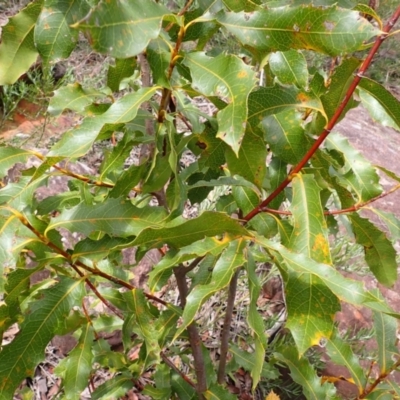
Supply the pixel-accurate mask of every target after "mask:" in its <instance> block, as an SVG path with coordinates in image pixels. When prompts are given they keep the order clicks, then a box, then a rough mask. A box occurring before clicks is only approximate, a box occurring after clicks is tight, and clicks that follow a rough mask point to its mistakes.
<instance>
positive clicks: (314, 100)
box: [248, 85, 325, 129]
mask: <svg viewBox="0 0 400 400" xmlns="http://www.w3.org/2000/svg"><path fill="white" fill-rule="evenodd" d="M248 107H249V116H248V123H249V124H250V126H251V127H252V128H253V129H254V128H256V127H257V126H258V125H259V124H260V122H261V121H262V120H263V118H265V117H267V116H269V115H272V114H277V113H280V112H283V111H286V110H290V109H293V108H296V109H297V108H304V109H311V110H314V111H317V112H320V113H321V114H322V115H323V116H325V111H324V107H323V106H322V103H321V101H320V99H319V98H318V97H317V96H316V95H315V94H314V93H312V92H307V91H305V90H301V89H298V88H297V87H295V86H291V87H282V86H278V85H276V86H272V87H260V88H259V89H258V90H256V91H254V92H252V93H250V96H249V101H248Z"/></svg>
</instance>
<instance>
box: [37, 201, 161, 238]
mask: <svg viewBox="0 0 400 400" xmlns="http://www.w3.org/2000/svg"><path fill="white" fill-rule="evenodd" d="M165 218H166V212H165V210H164V209H163V208H161V207H150V206H147V207H143V208H138V207H135V206H134V205H133V204H132V203H130V202H129V201H126V200H125V199H121V198H119V199H107V200H106V201H104V203H101V204H96V205H88V204H84V203H81V204H79V205H78V206H76V207H73V208H71V209H68V210H64V211H62V212H61V214H60V215H58V216H57V217H55V218H52V219H51V221H50V223H49V225H48V227H47V229H46V232H45V234H47V233H48V232H49V231H51V230H52V229H55V228H61V227H62V228H66V229H68V230H70V231H71V232H81V233H83V234H84V235H89V234H90V233H92V232H94V231H102V232H106V233H107V234H109V235H114V236H121V237H127V236H132V235H137V234H138V233H139V232H140V231H142V230H143V229H145V228H148V227H150V226H153V227H161V226H163V223H162V221H163V219H165Z"/></svg>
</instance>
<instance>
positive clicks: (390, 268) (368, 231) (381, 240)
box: [349, 213, 397, 286]
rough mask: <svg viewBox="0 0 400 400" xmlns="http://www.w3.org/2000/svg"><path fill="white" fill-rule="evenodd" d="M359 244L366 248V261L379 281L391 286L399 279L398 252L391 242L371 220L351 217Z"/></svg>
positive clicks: (355, 216) (356, 216) (354, 215)
mask: <svg viewBox="0 0 400 400" xmlns="http://www.w3.org/2000/svg"><path fill="white" fill-rule="evenodd" d="M349 218H350V221H351V223H352V226H353V230H354V235H355V237H356V241H357V243H359V244H361V245H362V246H363V247H364V252H365V261H366V262H367V264H368V266H369V267H370V269H371V271H372V273H373V274H374V275H375V277H376V279H378V281H379V282H380V283H382V284H384V285H386V286H391V285H393V284H394V283H395V282H396V279H397V262H396V251H395V250H394V248H393V245H392V243H391V242H390V240H388V239H387V237H386V235H385V234H384V233H383V232H382V231H380V230H379V229H378V228H377V227H376V226H375V225H373V224H372V223H371V222H370V221H369V220H367V219H365V218H361V217H360V216H358V215H357V214H354V213H353V214H350V215H349Z"/></svg>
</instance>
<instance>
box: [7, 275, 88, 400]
mask: <svg viewBox="0 0 400 400" xmlns="http://www.w3.org/2000/svg"><path fill="white" fill-rule="evenodd" d="M84 294H85V293H84V285H83V282H82V281H73V280H71V279H67V278H64V279H61V282H60V283H58V284H57V285H56V286H53V287H51V288H50V289H47V290H45V291H43V293H42V295H43V296H44V298H43V299H41V300H40V301H38V302H37V303H36V304H35V305H34V306H33V308H32V311H31V312H30V313H29V314H27V316H26V318H25V320H24V321H23V322H22V324H21V331H20V332H19V334H18V335H17V336H16V338H15V339H14V340H13V341H12V342H11V343H10V344H9V345H7V346H4V348H3V350H2V351H1V353H0V398H4V399H6V398H12V396H13V394H14V391H15V390H16V388H17V387H18V385H19V384H20V383H21V381H22V380H23V379H24V378H26V377H27V376H33V375H34V372H35V367H36V365H37V364H39V362H41V361H42V360H43V359H44V350H45V347H46V346H47V344H48V343H49V342H50V340H51V339H52V337H53V336H54V334H55V330H56V328H57V325H58V323H60V322H61V321H62V320H63V319H65V318H66V317H67V316H68V314H69V312H70V310H71V309H72V307H73V306H76V305H80V302H81V299H82V297H83V295H84Z"/></svg>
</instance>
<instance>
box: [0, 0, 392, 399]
mask: <svg viewBox="0 0 400 400" xmlns="http://www.w3.org/2000/svg"><path fill="white" fill-rule="evenodd" d="M289 3H290V4H289ZM289 3H288V2H287V1H286V0H276V1H263V0H256V1H246V0H244V1H236V0H235V1H232V0H223V1H222V0H197V1H192V0H188V1H186V2H185V3H183V2H180V3H179V4H178V3H177V4H175V2H171V1H165V2H163V1H154V0H107V1H105V0H100V1H89V0H87V1H86V0H70V1H67V2H66V1H64V0H37V1H33V2H30V3H29V4H28V5H27V7H26V8H24V9H21V10H20V11H19V13H18V14H16V15H15V16H13V17H12V18H10V20H9V22H8V24H7V25H5V26H4V27H3V34H2V42H1V45H0V84H1V85H12V84H14V83H15V82H16V81H17V80H18V78H19V77H20V76H21V75H22V74H24V73H25V72H26V71H27V70H28V69H29V68H30V67H31V65H32V64H33V63H34V62H35V61H36V59H37V57H38V56H39V55H40V57H41V60H42V63H43V68H45V69H49V68H50V66H51V65H53V64H54V63H55V62H58V61H59V60H60V59H66V58H68V57H70V55H71V53H72V51H73V50H74V48H75V46H76V44H77V42H78V39H79V35H80V33H83V34H84V35H85V36H86V37H87V38H88V40H89V43H90V45H91V47H92V49H93V51H94V52H98V53H101V54H106V55H108V56H109V57H110V59H111V60H112V62H111V64H110V66H109V68H108V71H107V79H106V81H107V85H106V87H104V88H100V89H99V88H91V87H87V86H82V85H80V84H78V83H71V84H67V85H63V86H62V87H60V88H59V89H57V90H56V91H55V92H54V95H53V97H52V98H51V100H50V104H49V107H48V112H49V113H50V114H51V115H60V114H61V113H62V112H64V111H65V110H70V111H74V112H76V113H78V114H79V115H81V116H82V122H81V123H80V124H79V125H78V126H76V127H74V128H73V129H71V130H69V131H68V132H65V134H64V135H63V136H62V137H61V139H60V140H59V141H57V142H56V143H55V144H54V145H53V146H52V147H51V149H50V150H49V151H48V152H47V153H46V154H45V155H43V154H42V153H41V152H38V151H36V150H35V149H32V148H17V147H13V146H11V145H3V146H2V147H0V174H1V177H2V178H3V180H4V183H3V187H2V188H1V189H0V291H1V292H2V293H4V295H3V299H2V303H1V305H0V333H1V334H2V335H3V334H4V333H5V332H7V331H8V329H9V328H10V327H11V326H17V327H18V330H19V332H18V333H17V334H16V335H15V337H14V338H13V340H11V342H10V343H9V344H3V346H2V349H1V352H0V399H1V400H7V399H12V398H13V396H14V394H15V393H16V391H18V388H19V386H20V384H21V382H22V381H23V380H24V379H25V378H27V377H32V376H33V375H34V373H35V368H36V367H37V365H38V364H39V363H41V362H42V361H43V359H44V354H45V349H46V346H47V345H48V344H49V342H50V341H51V340H52V339H53V337H54V336H56V335H66V334H73V335H74V337H75V338H76V339H77V345H76V347H74V348H73V350H71V351H70V352H69V354H68V355H67V356H66V358H65V359H63V360H62V361H61V362H60V364H59V365H58V366H57V368H56V370H55V373H56V374H57V375H58V376H59V377H60V378H61V379H62V384H61V386H60V389H59V390H60V391H61V393H62V396H65V398H68V399H78V398H80V395H81V393H82V391H84V390H85V389H86V390H89V391H90V396H91V398H93V399H100V398H102V399H103V398H104V399H108V398H110V399H111V398H113V399H114V398H119V397H123V396H125V395H127V393H128V392H136V393H139V392H140V393H141V395H146V396H148V398H152V399H171V398H175V399H192V398H193V399H194V398H199V399H204V398H206V399H234V398H241V399H248V398H251V397H252V396H256V395H257V394H259V395H260V396H261V394H260V393H263V394H262V396H264V397H265V396H268V397H267V398H269V399H271V398H279V397H278V396H279V395H280V396H281V398H285V396H287V397H290V396H293V398H298V397H296V396H300V391H301V392H302V395H303V396H304V397H305V398H307V399H338V398H340V394H339V393H337V392H336V388H335V386H334V383H335V382H336V381H338V380H346V381H347V382H349V383H350V384H351V385H353V387H354V389H355V393H356V394H355V397H357V398H358V399H364V398H368V399H376V398H378V397H379V396H386V397H387V398H389V397H390V398H393V397H396V396H397V397H398V396H400V390H399V388H398V386H397V385H396V384H395V383H394V381H393V380H392V378H391V375H390V374H391V373H392V372H393V371H396V370H397V369H398V368H399V366H400V354H399V352H398V349H397V347H396V343H397V342H396V330H397V319H398V318H399V317H400V315H399V314H397V313H396V312H395V311H394V310H392V308H391V307H390V306H389V305H388V304H387V303H386V301H385V300H384V298H383V296H382V294H381V293H380V292H379V290H367V289H366V288H365V287H364V286H363V284H362V283H361V282H358V281H355V280H352V279H349V278H347V277H345V276H344V275H343V274H342V272H341V271H340V269H339V268H337V267H342V265H335V262H334V260H343V259H345V258H344V255H343V253H341V250H340V249H341V247H342V246H343V245H342V244H341V243H338V241H340V240H341V239H340V238H341V237H342V236H341V235H338V232H343V230H344V229H346V230H347V231H348V232H351V233H352V235H353V236H354V241H355V242H356V243H357V245H358V246H361V248H362V249H363V254H362V256H363V257H364V258H365V264H366V265H367V266H368V268H369V270H370V272H371V273H372V274H373V275H374V277H375V278H376V280H377V281H378V282H379V283H381V284H382V285H386V286H389V287H390V286H392V285H393V284H394V283H395V281H396V279H397V263H396V251H395V248H394V246H393V242H394V241H396V240H398V239H399V238H400V228H399V227H400V221H399V220H398V219H397V218H396V216H395V215H393V214H391V213H388V212H385V211H381V210H379V209H376V208H374V202H375V200H377V199H379V198H382V197H384V196H387V195H390V194H391V193H393V192H394V191H396V190H398V189H399V187H400V177H399V176H397V175H396V174H395V173H394V172H392V171H390V170H387V169H384V168H382V167H376V166H372V165H371V163H370V162H369V160H368V158H367V157H368V155H367V156H366V157H364V156H363V155H361V154H360V153H359V152H358V151H356V150H355V149H354V148H352V146H351V145H350V144H349V142H348V141H347V139H345V138H344V137H342V136H341V135H339V134H338V133H336V132H335V131H334V127H335V124H336V123H337V122H338V121H339V120H340V119H341V118H342V117H343V116H344V115H345V114H346V112H347V111H348V110H350V109H351V108H354V107H356V106H357V105H358V104H359V103H360V102H362V103H363V104H364V105H365V106H366V107H367V108H368V110H369V111H370V112H371V113H372V116H373V117H374V119H376V120H378V121H380V122H381V123H383V124H386V125H390V126H392V127H394V128H395V129H397V130H400V103H399V102H398V101H397V100H396V98H395V97H394V96H393V95H392V94H391V93H390V92H389V91H388V90H386V89H385V88H384V87H383V86H382V85H381V84H379V83H377V82H375V81H374V80H372V79H370V78H368V68H369V66H370V65H371V62H372V60H373V57H374V55H375V54H376V53H377V51H378V49H379V48H380V45H381V44H382V43H383V42H384V41H389V40H392V38H391V37H390V35H391V34H392V33H391V32H393V35H394V34H395V33H396V31H395V28H394V26H395V24H396V22H397V20H398V18H399V16H400V7H398V8H397V9H394V10H392V11H391V15H390V16H389V17H388V19H387V21H382V20H381V18H380V17H379V15H378V13H377V12H376V11H375V10H374V8H373V5H372V3H371V4H370V6H366V5H364V4H357V2H356V1H354V0H340V1H339V2H335V4H333V2H332V1H330V0H322V1H319V2H318V4H311V3H310V4H309V3H308V2H304V3H302V2H289ZM177 6H179V7H177ZM220 32H223V34H221V33H220ZM221 38H225V39H229V49H231V50H232V51H234V52H237V49H240V52H238V54H231V53H230V51H229V49H227V50H226V51H221V48H219V49H218V48H217V49H216V46H217V45H218V47H221V40H222V39H221ZM225 39H224V40H225ZM310 52H313V53H314V54H315V55H316V56H315V57H310ZM306 55H307V57H306ZM105 140H110V141H111V143H112V144H113V146H111V149H110V150H109V151H107V152H106V151H105V152H104V157H103V160H102V163H101V165H100V167H99V168H98V169H97V170H94V169H93V170H91V172H89V171H87V170H85V172H79V173H78V172H76V171H77V169H76V168H75V167H76V165H75V164H76V163H77V162H78V161H82V160H84V158H85V155H87V153H88V152H89V151H90V150H91V149H92V148H93V146H97V145H98V143H99V142H101V141H105ZM133 155H134V156H133ZM28 161H29V165H30V166H31V165H34V167H32V166H31V167H28V165H27V163H28ZM21 165H26V167H21ZM378 169H379V170H380V173H382V175H385V177H387V178H388V179H390V180H391V181H392V182H394V183H393V186H392V188H390V189H389V190H387V191H384V190H383V189H382V186H381V184H380V177H379V175H378V171H377V170H378ZM10 171H12V174H11V173H10ZM15 171H17V172H18V171H19V174H18V173H16V172H15ZM10 175H12V176H10ZM60 177H65V178H66V179H68V190H66V191H64V192H62V193H56V194H54V193H53V194H51V195H50V196H47V197H46V196H44V195H43V189H44V188H46V187H47V186H48V187H50V188H51V186H52V183H53V182H54V180H55V179H60ZM366 207H368V209H369V210H370V211H372V212H373V213H375V214H376V215H377V217H379V219H380V220H381V221H382V222H383V223H384V224H385V225H386V226H387V232H386V231H385V232H383V231H382V230H381V229H380V228H378V226H377V225H376V224H375V222H374V221H375V220H374V219H373V218H372V217H371V218H367V217H366V214H363V209H364V208H366ZM331 249H335V251H334V252H333V255H334V256H332V251H331ZM128 253H131V256H132V253H134V258H135V261H132V257H130V260H131V261H130V262H127V258H129V257H127V255H128ZM150 254H151V257H153V258H156V259H157V260H156V262H155V263H154V264H155V265H154V266H152V268H151V270H150V271H148V272H149V274H148V280H147V281H146V283H145V285H144V284H143V283H142V282H141V280H142V279H138V278H144V272H143V261H144V260H146V259H147V258H150ZM354 254H356V252H354ZM358 256H360V252H357V257H358ZM338 264H340V263H338ZM266 266H268V268H273V271H275V272H274V273H273V274H272V273H271V276H270V277H269V278H268V279H272V277H274V278H276V279H277V281H278V283H279V282H282V283H283V289H284V295H282V296H281V300H280V303H279V304H280V311H279V312H278V311H276V313H274V312H271V313H270V314H269V316H268V315H267V314H266V313H263V312H262V309H261V307H259V300H260V292H261V289H263V290H264V288H263V286H262V284H261V279H263V277H265V276H266V273H268V271H267V272H265V270H264V271H262V270H263V268H266ZM269 271H270V269H269ZM38 272H41V273H42V274H43V275H46V274H47V278H46V279H43V280H41V281H39V282H38V283H36V284H33V285H32V284H31V278H32V277H33V276H34V275H35V274H37V273H38ZM135 275H136V276H135ZM134 281H135V282H136V281H137V284H133V283H132V282H134ZM267 283H268V282H267ZM238 286H239V289H240V294H241V298H242V299H243V298H245V299H246V300H247V301H246V302H245V301H242V302H241V303H237V304H236V303H235V299H236V297H237V292H238ZM175 287H176V288H177V291H178V293H179V296H173V295H171V294H170V292H171V291H172V292H173V291H174V288H175ZM243 293H246V296H244V297H243ZM270 297H272V296H270ZM211 299H213V301H214V299H215V303H212V304H211V303H210V302H211ZM341 303H349V304H351V305H354V306H356V307H366V308H369V309H371V310H373V313H374V327H375V329H374V335H375V336H374V337H375V339H376V342H377V348H378V355H377V358H376V366H374V365H375V361H374V362H373V363H370V364H369V365H366V364H365V363H364V362H363V363H361V362H360V359H359V358H358V356H357V354H356V353H355V352H354V351H353V349H352V347H351V346H350V344H349V343H348V340H347V339H346V337H341V335H342V334H343V333H342V332H340V331H339V330H338V329H337V328H336V323H335V314H336V313H337V312H338V311H340V309H341ZM101 305H102V306H103V307H101ZM217 308H218V312H214V311H215V310H216V309H217ZM205 311H206V312H205ZM237 315H241V317H238V318H237V319H236V318H235V316H237ZM268 318H270V319H271V320H269V319H268ZM210 319H211V320H212V323H213V324H214V325H217V324H218V325H221V329H220V331H218V336H217V337H214V338H210V335H209V332H208V331H207V330H206V329H205V326H206V324H208V323H209V320H210ZM239 320H241V322H242V324H243V325H244V327H243V328H242V331H241V332H242V333H240V334H236V333H237V331H235V329H232V326H234V325H235V324H237V323H238V321H239ZM15 324H16V325H15ZM283 325H284V332H285V335H287V339H286V340H285V339H284V337H283V338H282V335H281V332H282V327H283ZM275 328H276V329H275ZM114 331H119V332H120V333H121V345H122V347H121V348H122V350H121V351H119V352H118V351H116V350H115V349H113V348H112V347H111V346H110V344H109V343H108V342H107V340H106V339H105V338H106V336H107V335H108V334H110V333H111V332H114ZM219 332H220V334H219ZM235 332H236V333H235ZM234 333H235V334H234ZM280 335H281V336H280ZM211 339H212V340H211ZM346 340H347V341H346ZM318 346H319V347H320V348H321V349H322V350H319V351H323V352H324V356H325V357H329V358H330V360H331V361H332V363H334V364H337V365H342V366H344V367H346V368H347V370H348V376H346V377H342V376H323V377H321V376H320V375H321V371H320V359H319V357H318V356H316V354H317V353H316V350H317V348H318ZM100 370H101V371H107V373H108V375H107V379H106V381H105V382H104V383H102V384H100V385H97V384H95V380H94V377H95V376H96V374H98V373H99V371H100ZM288 372H289V373H290V379H286V378H288V377H289V375H288ZM285 374H286V375H285ZM278 379H279V382H281V384H282V385H283V384H287V387H283V388H281V390H280V391H279V395H274V393H273V392H272V390H271V389H272V388H274V391H275V389H276V392H278V390H279V386H277V385H273V384H271V382H273V381H275V382H278ZM260 382H261V383H260ZM263 388H264V389H265V392H263V390H264V389H263ZM24 393H25V392H24ZM388 396H389V397H388ZM391 396H393V397H391ZM386 397H385V398H386Z"/></svg>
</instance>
